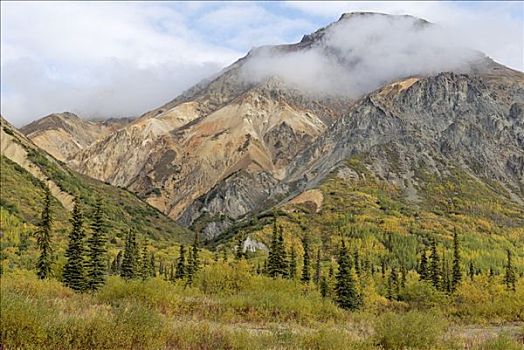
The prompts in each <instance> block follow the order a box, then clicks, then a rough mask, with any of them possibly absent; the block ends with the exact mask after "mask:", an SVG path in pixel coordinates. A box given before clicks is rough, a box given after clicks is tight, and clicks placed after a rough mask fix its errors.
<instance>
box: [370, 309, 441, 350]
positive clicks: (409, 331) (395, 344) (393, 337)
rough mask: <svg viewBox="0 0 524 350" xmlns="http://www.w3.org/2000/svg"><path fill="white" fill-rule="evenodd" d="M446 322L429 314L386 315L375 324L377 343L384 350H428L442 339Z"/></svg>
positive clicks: (415, 312) (411, 312)
mask: <svg viewBox="0 0 524 350" xmlns="http://www.w3.org/2000/svg"><path fill="white" fill-rule="evenodd" d="M445 328H446V322H445V321H444V320H443V319H442V318H440V317H439V316H437V315H436V314H434V313H431V312H429V313H428V312H425V313H422V312H419V311H409V312H407V313H405V314H395V313H391V312H389V313H386V314H384V315H383V316H382V317H380V318H379V319H378V320H377V322H376V324H375V337H376V340H377V343H378V344H379V345H380V346H382V347H383V348H385V349H405V348H408V349H409V348H414V349H429V348H432V347H434V346H435V344H437V342H438V341H439V340H440V338H441V337H442V335H443V333H444V331H445Z"/></svg>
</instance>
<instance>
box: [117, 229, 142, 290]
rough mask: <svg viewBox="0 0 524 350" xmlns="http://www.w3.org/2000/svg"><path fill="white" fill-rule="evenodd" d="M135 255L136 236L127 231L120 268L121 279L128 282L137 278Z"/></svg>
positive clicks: (136, 253)
mask: <svg viewBox="0 0 524 350" xmlns="http://www.w3.org/2000/svg"><path fill="white" fill-rule="evenodd" d="M137 255H138V252H137V246H136V235H135V233H134V232H131V231H129V232H128V234H127V237H126V244H125V247H124V257H123V259H122V266H121V267H120V276H122V278H124V279H126V280H129V279H132V278H136V277H137V274H138V273H137Z"/></svg>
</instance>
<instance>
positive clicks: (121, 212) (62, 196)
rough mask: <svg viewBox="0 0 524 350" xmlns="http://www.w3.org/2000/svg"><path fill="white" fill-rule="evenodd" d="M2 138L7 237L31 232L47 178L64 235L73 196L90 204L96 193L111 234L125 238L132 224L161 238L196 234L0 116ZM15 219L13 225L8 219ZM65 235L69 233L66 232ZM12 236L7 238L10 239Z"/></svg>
mask: <svg viewBox="0 0 524 350" xmlns="http://www.w3.org/2000/svg"><path fill="white" fill-rule="evenodd" d="M0 132H1V140H2V149H1V151H2V156H1V157H2V159H1V161H2V171H1V176H2V196H1V199H2V203H1V204H2V209H1V210H2V223H3V225H2V228H3V231H4V237H6V236H7V237H10V238H13V237H16V239H15V240H17V239H18V235H19V234H20V232H18V230H19V229H20V228H22V227H23V229H22V231H25V233H30V232H31V231H32V230H33V226H32V225H34V224H35V223H37V222H38V220H39V216H40V211H41V204H40V203H42V201H43V195H44V187H43V186H44V184H45V185H47V186H48V187H49V188H50V190H51V193H52V195H53V197H54V198H55V201H54V204H53V206H54V212H55V213H56V223H55V224H56V226H57V229H58V230H59V232H60V235H64V234H65V233H64V232H65V230H66V229H67V230H68V229H69V213H68V212H69V211H70V210H71V209H72V203H73V199H74V196H77V197H79V198H80V200H81V202H82V203H83V205H84V206H85V207H86V210H88V211H89V210H90V207H92V206H93V204H94V202H95V201H96V198H97V197H100V198H101V199H102V201H103V203H104V206H105V210H106V212H107V217H108V220H109V221H110V223H111V231H110V232H111V237H110V238H121V237H123V234H124V233H126V232H127V231H128V230H130V229H131V230H134V231H136V232H138V233H140V234H144V235H146V236H148V237H150V239H153V240H159V241H163V240H164V241H179V240H180V241H184V240H185V239H188V238H189V237H191V234H190V232H189V231H187V230H186V229H183V228H181V227H180V226H179V225H177V224H176V223H175V222H173V221H172V220H170V219H169V218H167V217H166V216H164V215H163V214H161V213H160V212H159V211H158V210H156V209H155V208H153V207H151V206H149V205H148V204H146V203H144V202H142V201H140V200H139V199H138V198H137V197H136V196H135V195H134V194H132V193H130V192H128V191H126V190H125V189H119V188H116V187H113V186H110V185H108V184H104V183H102V182H100V181H97V180H94V179H92V178H89V177H86V176H84V175H81V174H78V173H75V172H74V171H71V170H69V169H68V168H67V167H66V166H65V165H63V164H62V163H60V162H59V161H57V160H55V159H54V158H53V157H51V156H50V155H48V154H47V153H46V152H44V151H42V150H40V149H39V148H38V147H37V146H36V145H34V144H33V143H32V142H31V141H29V140H28V139H27V138H26V137H25V136H23V135H22V134H21V133H19V132H18V131H17V130H16V129H15V128H13V127H12V126H11V125H10V124H9V123H8V122H7V121H6V120H5V119H3V118H2V119H1V131H0ZM10 222H14V223H16V225H14V226H11V225H9V224H8V223H10ZM62 238H64V237H62ZM9 242H10V239H3V240H2V243H3V245H6V244H7V245H9V244H10V243H9Z"/></svg>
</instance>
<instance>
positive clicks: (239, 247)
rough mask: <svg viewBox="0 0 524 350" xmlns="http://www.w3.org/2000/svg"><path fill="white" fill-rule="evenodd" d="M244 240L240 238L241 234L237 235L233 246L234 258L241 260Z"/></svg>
mask: <svg viewBox="0 0 524 350" xmlns="http://www.w3.org/2000/svg"><path fill="white" fill-rule="evenodd" d="M243 243H244V241H243V239H242V236H239V237H238V239H237V245H236V247H235V260H242V258H243V257H244V252H243V247H242V245H243Z"/></svg>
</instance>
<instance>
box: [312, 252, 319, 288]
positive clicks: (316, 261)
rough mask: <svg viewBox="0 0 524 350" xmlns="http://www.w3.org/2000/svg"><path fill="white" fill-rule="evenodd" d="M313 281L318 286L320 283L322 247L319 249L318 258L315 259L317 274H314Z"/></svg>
mask: <svg viewBox="0 0 524 350" xmlns="http://www.w3.org/2000/svg"><path fill="white" fill-rule="evenodd" d="M313 281H314V282H315V284H316V285H317V286H318V285H319V284H320V248H319V249H317V259H316V260H315V274H314V275H313Z"/></svg>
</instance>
